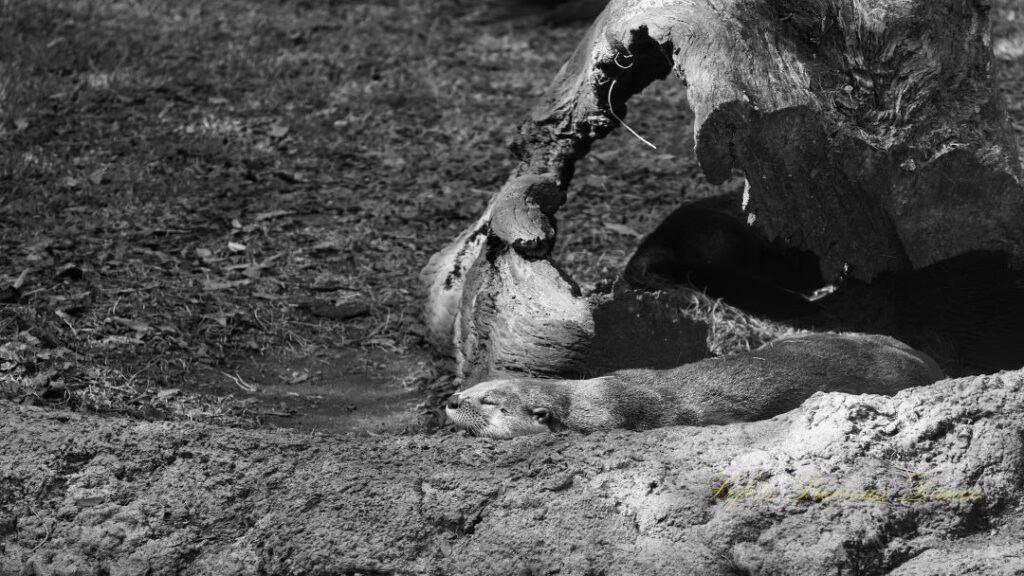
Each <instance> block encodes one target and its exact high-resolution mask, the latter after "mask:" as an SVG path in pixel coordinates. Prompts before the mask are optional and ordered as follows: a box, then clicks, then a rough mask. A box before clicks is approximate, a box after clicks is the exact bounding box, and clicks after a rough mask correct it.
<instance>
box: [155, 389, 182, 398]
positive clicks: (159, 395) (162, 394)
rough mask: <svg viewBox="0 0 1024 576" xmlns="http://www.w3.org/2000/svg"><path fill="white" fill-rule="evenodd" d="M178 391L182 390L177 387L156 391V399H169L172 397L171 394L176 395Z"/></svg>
mask: <svg viewBox="0 0 1024 576" xmlns="http://www.w3.org/2000/svg"><path fill="white" fill-rule="evenodd" d="M178 392H181V390H179V389H177V388H167V389H166V390H161V391H159V392H157V393H156V399H157V400H167V399H168V398H170V397H171V396H174V395H175V394H177V393H178Z"/></svg>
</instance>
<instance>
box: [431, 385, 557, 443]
mask: <svg viewBox="0 0 1024 576" xmlns="http://www.w3.org/2000/svg"><path fill="white" fill-rule="evenodd" d="M560 392H561V393H560ZM567 403H568V397H567V396H566V395H565V393H564V392H563V391H560V390H559V388H558V382H557V381H551V380H531V379H526V378H524V379H515V380H491V381H489V382H481V383H480V384H477V385H476V386H473V387H472V388H468V389H466V390H463V391H462V392H456V393H455V394H452V395H451V397H449V398H448V402H447V404H446V406H445V413H446V414H447V415H448V418H449V419H450V420H451V421H452V422H453V423H455V426H456V427H457V428H461V429H463V430H468V431H469V432H470V433H472V434H474V435H476V436H486V437H488V438H512V437H513V436H525V435H527V434H540V433H542V432H552V431H556V430H562V429H563V426H562V425H561V423H560V422H559V419H558V417H557V415H558V413H560V412H561V411H562V408H563V407H564V406H565V405H566V404H567Z"/></svg>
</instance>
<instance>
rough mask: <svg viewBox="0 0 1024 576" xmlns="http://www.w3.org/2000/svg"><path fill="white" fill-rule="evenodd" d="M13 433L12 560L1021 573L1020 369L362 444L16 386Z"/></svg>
mask: <svg viewBox="0 0 1024 576" xmlns="http://www.w3.org/2000/svg"><path fill="white" fill-rule="evenodd" d="M0 437H2V438H4V442H3V448H2V460H0V559H2V560H0V573H3V574H90V575H91V574H97V575H98V574H111V575H117V574H143V573H146V574H152V575H162V574H227V575H230V574H516V573H518V574H564V575H568V574H579V575H583V574H712V575H714V574H721V575H725V574H730V575H733V574H787V575H794V574H813V575H821V574H844V575H845V574H884V573H893V574H901V575H908V574H967V573H975V574H1020V573H1022V571H1024V520H1022V514H1021V512H1022V500H1021V497H1022V494H1024V491H1022V486H1024V371H1018V372H1004V373H1001V374H997V375H991V376H980V377H974V378H965V379H960V380H946V381H943V382H940V383H937V384H934V385H932V386H929V387H924V388H916V389H911V390H907V391H905V392H902V393H900V394H899V395H897V396H896V397H893V398H887V397H879V396H859V397H854V396H848V395H843V394H819V395H816V396H814V397H812V398H811V399H810V400H808V401H807V402H806V403H804V405H803V406H802V407H801V408H800V409H798V410H795V411H793V412H790V413H787V414H784V415H782V416H779V417H777V418H774V419H772V420H768V421H763V422H757V423H751V424H736V425H729V426H713V427H707V428H687V427H681V428H664V429H660V430H653V431H649V432H645V433H632V432H625V431H615V432H609V433H597V434H592V435H589V436H583V435H576V434H560V435H550V436H536V437H526V438H519V439H515V440H511V441H493V440H487V439H477V438H471V437H463V436H453V435H448V434H439V435H434V436H381V437H373V438H354V437H342V436H325V435H310V434H307V433H297V432H289V431H266V430H260V431H245V430H236V429H228V428H218V427H215V426H209V425H197V424H189V423H168V422H140V421H133V420H127V419H124V418H113V417H101V416H94V415H83V414H75V413H67V412H54V411H46V410H41V409H37V408H29V407H23V406H18V405H15V404H11V403H0ZM915 474H918V476H916V477H915V476H914V475H915ZM729 478H732V480H733V483H732V485H731V488H728V489H726V490H722V491H720V490H719V488H720V486H721V485H722V484H723V483H724V482H725V481H726V480H727V479H729ZM908 478H909V479H910V480H908ZM921 479H925V480H928V481H929V483H928V484H927V487H926V488H925V489H924V490H913V489H909V488H908V481H909V482H910V483H911V484H915V483H917V484H920V483H921V481H923V480H921ZM815 480H817V481H818V482H819V483H818V484H817V485H815V486H814V487H813V488H812V489H811V490H810V491H809V492H808V493H807V494H805V495H803V496H802V497H800V495H801V494H802V493H803V492H804V491H805V488H804V485H806V484H807V483H808V482H811V483H814V482H815ZM836 490H838V492H837V491H836ZM935 490H940V492H935ZM866 491H870V492H866ZM716 492H718V494H717V495H716Z"/></svg>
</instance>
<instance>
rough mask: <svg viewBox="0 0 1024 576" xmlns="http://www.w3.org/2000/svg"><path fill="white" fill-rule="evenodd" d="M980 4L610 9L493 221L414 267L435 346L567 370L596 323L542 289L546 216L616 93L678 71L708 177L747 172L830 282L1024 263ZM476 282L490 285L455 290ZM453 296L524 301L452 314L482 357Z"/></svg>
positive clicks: (557, 292) (525, 150) (530, 131)
mask: <svg viewBox="0 0 1024 576" xmlns="http://www.w3.org/2000/svg"><path fill="white" fill-rule="evenodd" d="M989 6H990V5H989V3H987V2H980V1H979V2H962V1H960V0H890V1H887V2H861V1H854V2H849V1H846V0H842V1H840V0H784V1H778V0H771V1H769V0H754V1H746V0H745V1H740V0H722V1H715V2H690V1H685V2H684V1H669V0H617V1H613V2H611V3H610V4H609V6H608V8H607V9H606V10H605V11H604V13H603V14H602V15H601V16H600V17H599V18H598V19H597V21H596V22H595V23H594V25H593V26H592V27H591V29H590V31H589V33H588V34H587V35H586V37H585V38H584V39H583V41H582V42H581V43H580V45H579V47H578V48H577V50H576V53H575V54H574V55H573V56H572V58H571V59H570V60H569V61H568V62H567V63H566V64H565V66H564V67H563V68H562V70H561V71H560V72H559V74H558V76H557V77H556V78H555V79H554V81H553V82H552V84H551V86H550V87H549V88H548V91H547V96H546V98H545V99H544V100H543V102H542V103H541V104H540V105H538V106H537V107H536V108H535V109H534V111H533V113H532V115H531V117H530V118H529V119H528V120H527V121H526V122H524V123H523V125H522V126H521V127H520V129H519V137H518V140H517V142H516V144H515V146H514V149H515V151H516V152H517V154H518V155H519V156H520V158H521V160H522V162H521V163H520V165H519V166H518V168H517V169H516V170H515V171H514V173H513V174H512V175H511V177H510V179H509V180H508V182H507V183H506V185H505V186H504V187H503V189H502V190H501V191H500V192H499V193H498V194H497V195H496V196H495V198H494V199H493V201H492V203H491V206H490V207H489V208H488V211H487V213H486V214H484V215H483V216H482V217H481V219H480V221H479V222H478V223H477V224H475V225H474V227H473V228H472V229H471V230H469V231H467V234H464V235H463V236H461V237H460V238H459V239H457V240H456V241H455V242H453V244H452V245H450V246H449V247H447V248H446V249H445V250H443V251H442V252H440V253H438V255H436V256H435V257H434V259H433V260H432V261H431V263H430V264H429V265H428V266H427V268H425V269H424V273H423V277H424V282H425V284H426V285H427V286H429V287H430V296H429V298H428V304H427V308H428V320H429V321H428V324H429V328H430V331H431V334H432V337H433V339H434V340H435V341H436V342H437V343H438V344H439V345H440V346H441V347H442V348H447V349H452V348H453V338H454V339H455V342H454V348H462V349H464V350H463V358H466V357H468V356H467V355H466V352H465V348H467V347H469V348H473V349H474V350H476V352H477V353H475V354H473V355H472V357H474V358H480V357H481V354H483V355H486V356H487V357H488V360H487V361H484V362H483V363H484V364H487V365H501V366H504V367H516V369H517V370H519V371H524V372H531V371H532V368H531V362H532V360H531V356H530V354H529V353H528V352H527V351H528V350H531V349H533V348H534V347H535V346H543V347H545V348H548V349H551V348H553V347H554V348H561V349H562V350H563V351H564V352H563V353H562V354H563V355H564V357H565V358H566V361H565V363H564V365H562V367H561V368H563V369H565V370H571V369H572V368H573V366H575V365H576V364H578V362H579V358H580V355H581V353H580V350H584V349H586V348H587V347H588V346H589V343H588V338H591V337H593V336H592V335H591V332H589V330H588V329H586V328H584V329H582V330H579V329H577V327H579V326H588V322H587V319H586V317H587V310H589V309H590V308H592V306H593V303H591V302H588V301H585V300H582V299H581V297H580V295H579V294H578V290H576V289H575V287H574V286H573V285H572V283H571V281H569V280H565V281H564V282H562V283H561V284H560V285H559V287H558V288H557V289H554V288H551V286H550V282H549V280H548V279H549V278H552V276H551V272H549V271H546V270H547V269H548V268H549V267H551V266H552V265H551V264H550V262H547V261H546V258H547V256H548V255H549V254H550V251H551V247H552V245H553V241H554V237H555V232H556V227H555V225H554V218H555V212H556V211H557V209H558V208H559V207H560V206H561V205H562V203H564V202H565V199H566V197H565V192H564V191H565V189H566V187H567V186H568V184H569V181H570V179H571V177H572V174H573V170H574V165H575V162H576V161H577V160H578V159H579V158H581V157H582V156H583V155H585V154H586V153H587V152H588V151H589V149H590V147H591V145H592V144H593V143H594V141H595V140H597V139H599V138H601V137H603V136H604V135H606V134H607V133H608V132H609V131H610V130H612V129H613V128H615V127H616V126H618V125H619V118H622V117H624V116H625V114H626V106H625V102H626V101H627V99H628V98H629V97H630V96H631V95H633V94H636V93H637V92H639V91H641V90H642V89H643V88H644V87H645V86H647V85H648V84H649V83H651V82H652V81H654V80H658V79H662V78H665V77H666V76H668V75H669V74H670V73H675V75H677V76H678V77H679V78H680V79H682V80H683V81H685V82H686V83H687V85H688V87H689V89H688V96H687V97H688V104H689V106H690V107H691V108H692V109H693V111H694V113H695V117H696V120H695V124H694V136H695V151H696V155H697V157H698V159H699V161H700V164H701V166H702V168H703V170H704V172H705V173H706V174H707V176H708V178H709V179H710V180H712V181H713V182H721V181H723V180H724V179H726V178H727V177H729V176H730V175H731V174H732V173H733V172H734V171H737V170H738V171H740V172H742V173H743V175H744V176H745V177H746V180H747V189H746V193H745V199H746V200H745V209H746V211H747V212H748V218H749V219H750V220H752V221H755V222H756V224H757V225H759V226H762V227H763V229H764V230H765V231H766V232H767V233H768V234H769V235H770V236H771V237H779V238H782V239H783V240H785V241H786V242H788V243H789V244H791V245H793V246H796V247H799V248H804V249H809V250H811V251H813V252H815V253H816V254H817V255H818V256H819V257H820V258H821V261H822V267H823V272H824V273H825V274H826V276H831V277H834V276H835V275H836V274H838V273H839V272H841V271H845V272H846V273H847V274H848V275H849V276H850V277H853V278H858V279H862V280H868V279H871V278H873V277H874V276H876V275H877V274H879V273H881V272H884V271H894V270H904V269H913V268H920V267H924V266H927V265H930V264H934V263H936V262H940V261H943V260H946V259H949V258H952V257H956V256H958V255H962V254H966V253H973V252H978V251H989V252H995V253H999V254H1004V255H1006V256H1007V257H1009V258H1010V260H1011V261H1012V262H1013V265H1014V266H1020V264H1021V261H1022V259H1024V227H1021V226H1020V222H1021V221H1024V219H1022V217H1024V190H1022V187H1021V183H1020V177H1021V167H1020V161H1019V157H1018V150H1017V145H1016V141H1015V139H1014V137H1013V134H1012V132H1011V130H1010V129H1009V127H1008V124H1007V122H1006V120H1005V114H1004V111H1003V107H1002V104H1001V101H1000V99H999V94H998V91H997V90H996V89H995V87H994V86H993V81H992V74H991V65H992V48H991V39H990V36H989V29H990V26H989ZM680 105H682V104H680ZM470 240H471V241H470ZM485 247H486V248H487V249H486V250H485V249H484V248H485ZM457 255H458V256H459V257H456V256H457ZM517 259H518V260H517ZM509 260H511V261H513V262H512V263H511V264H509V263H508V261H509ZM503 261H504V262H505V264H501V262H503ZM503 266H506V267H507V266H512V267H515V268H517V269H518V270H519V272H518V273H516V274H514V275H510V274H507V273H503V272H502V271H501V270H502V269H503V268H502V267H503ZM533 268H536V269H537V272H536V273H530V272H527V270H529V269H533ZM542 269H543V270H542ZM481 276H486V277H487V278H489V280H488V281H480V282H477V283H476V284H474V285H473V286H472V287H469V288H466V287H467V286H468V285H466V284H464V283H463V282H464V280H465V279H466V278H471V277H481ZM484 287H485V288H484ZM464 288H466V289H467V290H468V291H469V292H473V291H479V290H481V289H483V290H486V291H487V295H486V296H485V297H486V298H492V299H493V298H501V297H500V296H498V295H499V294H506V295H514V294H524V295H526V297H527V298H529V299H530V302H531V306H530V307H522V308H521V307H519V306H517V305H516V303H517V302H518V300H513V301H510V305H509V306H508V307H505V308H500V309H498V310H496V311H493V313H491V312H488V314H489V315H488V316H487V318H486V319H480V318H477V319H473V318H470V319H466V318H463V319H462V321H461V324H462V325H472V326H474V330H476V331H478V332H480V333H479V334H475V335H473V336H472V337H473V338H475V339H476V341H477V342H480V341H487V342H488V346H487V347H486V349H483V348H480V347H479V346H477V345H476V344H473V343H471V342H469V341H468V340H467V336H468V333H466V332H461V333H456V331H455V330H454V326H455V321H454V318H455V317H456V316H459V315H461V316H463V317H464V316H471V315H474V314H475V313H476V312H475V308H474V307H473V304H472V303H473V302H476V301H478V300H479V299H480V295H479V293H468V294H466V293H464ZM536 298H540V299H542V300H543V299H544V298H550V299H551V302H563V301H566V302H567V301H570V300H573V299H575V300H576V301H578V303H577V304H574V305H570V306H565V307H563V306H561V305H558V306H547V305H545V304H544V303H543V302H540V301H538V300H536ZM538 309H539V312H538ZM563 310H566V311H567V312H566V314H564V315H563V314H562V311H563ZM527 316H529V317H530V318H531V320H530V322H528V323H526V324H523V322H522V321H521V319H522V318H524V317H527ZM519 326H526V327H528V328H529V330H520V329H519V328H517V327H519ZM538 327H542V329H541V330H540V331H538V330H537V329H538ZM505 338H510V339H511V340H509V341H508V342H505ZM517 343H522V348H521V349H520V348H519V347H518V344H517ZM557 355H558V352H552V353H550V354H548V356H551V357H553V356H557ZM467 371H469V370H467ZM543 371H544V372H547V371H550V370H549V367H545V369H544V370H543Z"/></svg>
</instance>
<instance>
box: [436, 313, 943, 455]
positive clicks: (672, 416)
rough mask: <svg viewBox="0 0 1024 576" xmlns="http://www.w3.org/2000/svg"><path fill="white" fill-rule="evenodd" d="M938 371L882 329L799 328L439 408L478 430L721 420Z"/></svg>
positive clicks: (935, 376) (510, 432) (496, 384)
mask: <svg viewBox="0 0 1024 576" xmlns="http://www.w3.org/2000/svg"><path fill="white" fill-rule="evenodd" d="M942 378H943V374H942V371H941V370H940V369H939V367H938V365H937V364H935V362H934V361H933V360H932V359H931V358H929V357H928V356H926V355H925V354H922V353H921V352H918V351H916V350H914V349H913V348H911V347H909V346H907V345H906V344H903V343H902V342H900V341H899V340H896V339H894V338H890V337H888V336H879V335H870V334H854V333H850V334H811V333H807V334H800V335H795V336H788V337H785V338H780V339H778V340H774V341H772V342H769V343H768V344H766V345H764V346H762V347H761V348H758V349H757V350H753V351H750V352H746V353H742V354H734V355H730V356H723V357H720V358H710V359H707V360H702V361H700V362H694V363H691V364H686V365H683V366H679V367H677V368H672V369H669V370H621V371H618V372H614V373H612V374H609V375H607V376H602V377H600V378H591V379H587V380H544V379H537V378H517V379H508V380H492V381H487V382H481V383H480V384H477V385H476V386H473V387H471V388H469V389H467V390H463V391H462V392H458V393H456V394H453V395H452V396H451V397H450V398H449V400H448V403H447V406H446V413H447V415H448V417H449V418H450V419H451V420H452V422H453V423H454V424H455V426H456V427H458V428H461V429H465V430H468V431H469V432H470V433H472V434H475V435H477V436H486V437H491V438H511V437H513V436H523V435H527V434H537V433H542V432H552V431H559V430H576V431H580V432H591V431H594V430H601V429H609V428H627V429H631V430H646V429H650V428H657V427H661V426H674V425H693V426H701V425H708V424H725V423H729V422H739V421H749V420H758V419H763V418H769V417H771V416H774V415H777V414H781V413H783V412H786V411H789V410H792V409H794V408H796V407H797V406H799V405H800V404H801V403H802V402H803V401H804V400H805V399H806V398H808V397H809V396H811V395H812V394H813V393H815V392H819V391H821V392H845V393H849V394H885V395H891V394H895V393H896V392H898V391H900V390H902V389H904V388H909V387H912V386H923V385H926V384H931V383H932V382H935V381H937V380H940V379H942Z"/></svg>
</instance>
